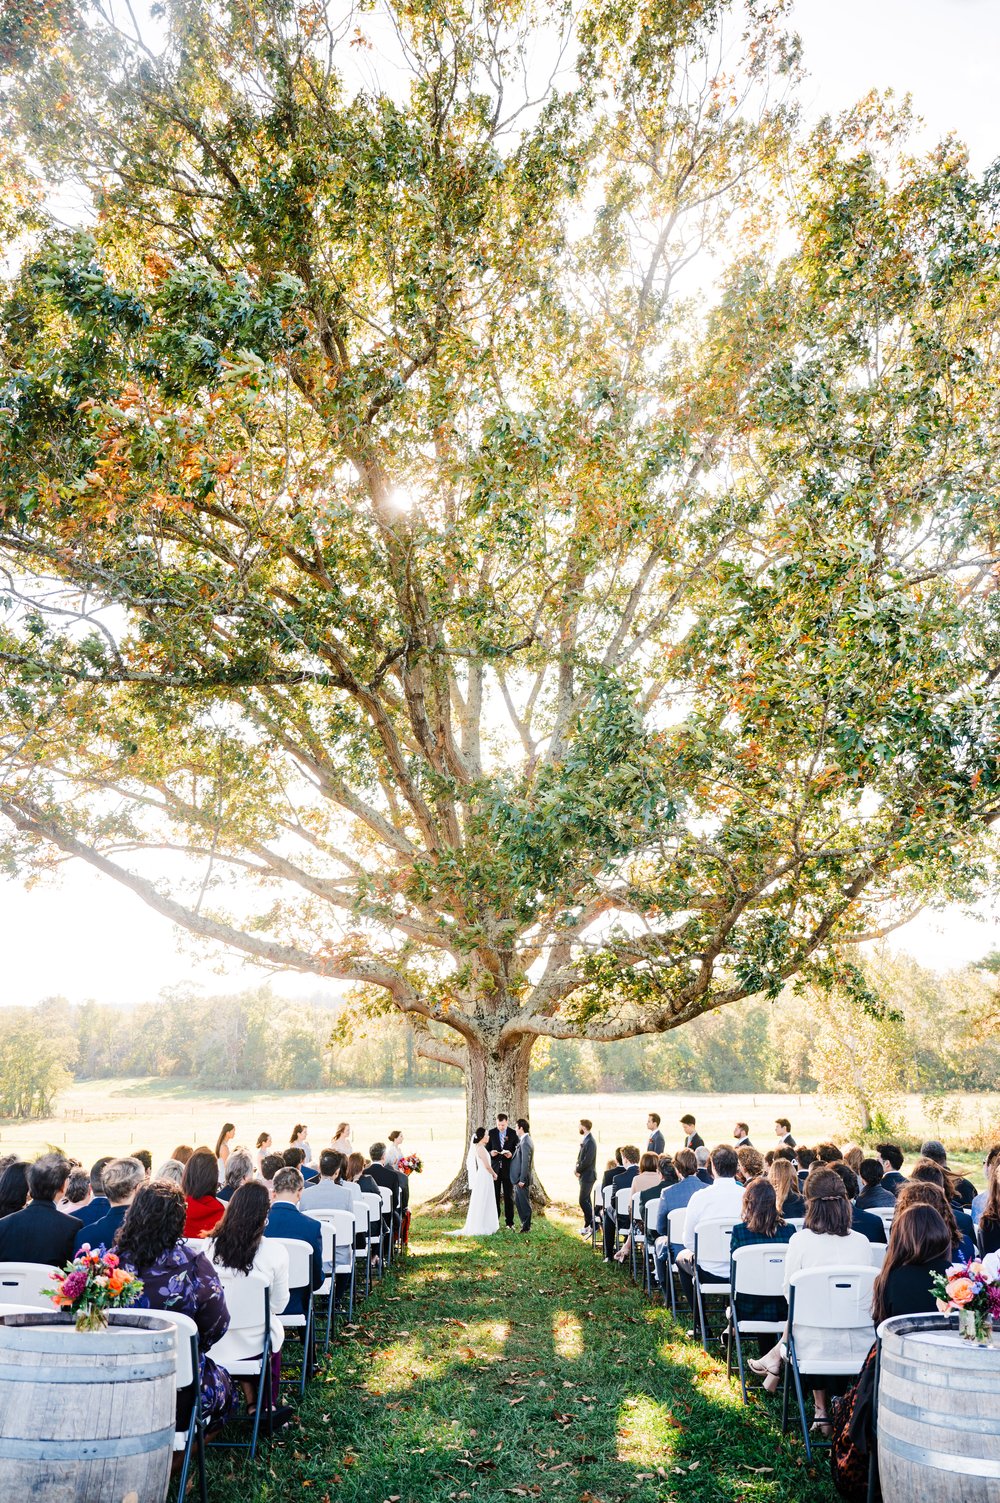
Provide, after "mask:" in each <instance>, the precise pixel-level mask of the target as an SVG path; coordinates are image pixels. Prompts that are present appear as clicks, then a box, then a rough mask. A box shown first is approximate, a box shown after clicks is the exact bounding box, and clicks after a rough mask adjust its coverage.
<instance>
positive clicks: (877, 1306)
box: [872, 1204, 951, 1326]
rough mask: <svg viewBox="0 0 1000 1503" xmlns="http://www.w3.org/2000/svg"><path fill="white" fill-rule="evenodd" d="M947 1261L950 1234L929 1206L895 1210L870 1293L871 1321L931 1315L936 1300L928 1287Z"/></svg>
mask: <svg viewBox="0 0 1000 1503" xmlns="http://www.w3.org/2000/svg"><path fill="white" fill-rule="evenodd" d="M950 1263H951V1233H950V1231H949V1230H948V1227H947V1226H946V1225H945V1222H944V1219H943V1217H942V1216H941V1215H940V1214H939V1212H937V1211H936V1210H935V1209H934V1208H933V1206H926V1205H917V1204H914V1205H909V1206H907V1207H906V1208H905V1209H903V1210H901V1211H897V1213H896V1215H895V1216H894V1217H893V1220H892V1231H891V1232H890V1233H889V1246H888V1248H887V1249H886V1254H885V1262H884V1263H883V1264H882V1267H881V1269H880V1271H879V1274H878V1277H877V1278H876V1280H875V1288H874V1291H873V1293H872V1321H873V1323H874V1324H875V1325H876V1326H879V1325H880V1324H881V1323H882V1321H883V1320H888V1319H889V1317H890V1316H892V1315H925V1314H927V1315H931V1314H933V1313H934V1312H935V1311H936V1310H937V1302H936V1300H935V1297H934V1294H933V1292H932V1288H931V1280H932V1279H933V1277H934V1275H935V1274H936V1273H944V1272H946V1270H947V1268H948V1265H949V1264H950Z"/></svg>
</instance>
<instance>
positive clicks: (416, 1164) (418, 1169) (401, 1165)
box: [396, 1153, 424, 1174]
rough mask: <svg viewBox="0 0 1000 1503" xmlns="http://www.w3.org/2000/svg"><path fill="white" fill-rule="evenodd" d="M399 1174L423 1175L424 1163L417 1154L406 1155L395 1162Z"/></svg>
mask: <svg viewBox="0 0 1000 1503" xmlns="http://www.w3.org/2000/svg"><path fill="white" fill-rule="evenodd" d="M396 1168H397V1169H398V1170H399V1172H400V1174H423V1172H424V1161H423V1159H422V1158H421V1157H420V1155H419V1154H418V1153H407V1154H404V1155H403V1157H402V1158H401V1159H400V1160H399V1161H398V1162H397V1164H396Z"/></svg>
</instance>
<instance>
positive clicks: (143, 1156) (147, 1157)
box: [132, 1148, 153, 1180]
mask: <svg viewBox="0 0 1000 1503" xmlns="http://www.w3.org/2000/svg"><path fill="white" fill-rule="evenodd" d="M132 1157H133V1158H134V1159H138V1160H139V1163H140V1164H141V1165H142V1168H143V1172H144V1174H145V1176H146V1178H147V1180H148V1179H149V1177H150V1175H151V1174H152V1172H153V1155H152V1154H151V1153H150V1151H149V1149H148V1148H137V1149H136V1150H135V1153H133V1155H132Z"/></svg>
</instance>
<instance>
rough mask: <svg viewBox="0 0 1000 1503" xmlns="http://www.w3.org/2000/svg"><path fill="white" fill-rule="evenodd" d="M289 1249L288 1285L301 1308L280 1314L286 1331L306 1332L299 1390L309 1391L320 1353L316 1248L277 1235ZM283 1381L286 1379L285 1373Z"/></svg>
mask: <svg viewBox="0 0 1000 1503" xmlns="http://www.w3.org/2000/svg"><path fill="white" fill-rule="evenodd" d="M274 1240H275V1241H276V1242H280V1243H281V1245H282V1247H283V1248H284V1249H285V1251H286V1252H287V1253H288V1287H289V1289H294V1290H297V1291H298V1293H299V1294H300V1296H301V1298H302V1309H301V1310H293V1311H288V1310H283V1311H282V1312H281V1314H280V1315H279V1316H278V1319H279V1320H280V1321H281V1324H282V1325H283V1326H284V1328H285V1330H286V1331H298V1332H301V1334H302V1370H301V1373H300V1375H299V1394H300V1396H301V1395H302V1394H304V1393H305V1391H306V1382H307V1380H308V1379H309V1378H310V1377H311V1376H312V1371H313V1367H314V1366H315V1359H316V1353H315V1350H314V1346H313V1341H314V1332H313V1256H314V1254H313V1250H312V1248H311V1247H310V1245H309V1243H308V1242H300V1241H299V1239H298V1238H297V1237H276V1238H275V1239H274ZM282 1353H283V1362H282V1366H284V1356H287V1353H288V1347H287V1345H286V1346H284V1347H282ZM281 1381H282V1383H284V1381H285V1379H284V1376H282V1380H281Z"/></svg>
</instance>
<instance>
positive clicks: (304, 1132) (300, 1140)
mask: <svg viewBox="0 0 1000 1503" xmlns="http://www.w3.org/2000/svg"><path fill="white" fill-rule="evenodd" d="M288 1146H289V1148H301V1149H302V1162H303V1163H305V1164H311V1163H312V1156H313V1151H312V1149H311V1148H310V1146H309V1129H308V1127H307V1126H306V1124H305V1123H304V1122H296V1124H295V1126H294V1127H293V1128H292V1135H291V1137H290V1138H289V1140H288Z"/></svg>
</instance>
